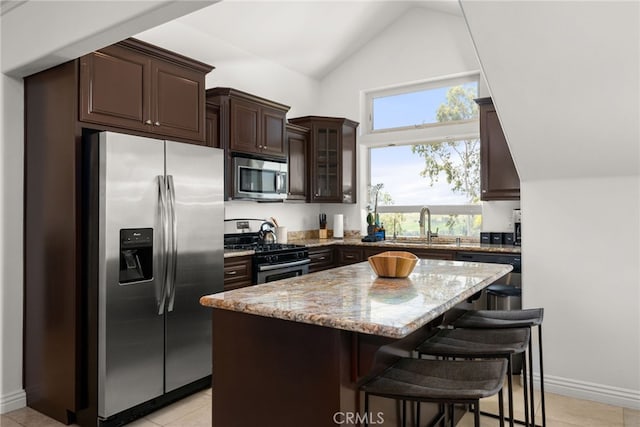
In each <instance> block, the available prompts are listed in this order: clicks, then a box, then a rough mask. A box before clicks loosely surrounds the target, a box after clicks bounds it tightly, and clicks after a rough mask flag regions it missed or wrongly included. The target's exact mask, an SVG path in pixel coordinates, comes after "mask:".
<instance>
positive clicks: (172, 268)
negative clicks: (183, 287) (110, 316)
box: [167, 175, 178, 312]
mask: <svg viewBox="0 0 640 427" xmlns="http://www.w3.org/2000/svg"><path fill="white" fill-rule="evenodd" d="M167 194H168V202H169V203H168V206H169V212H170V218H169V220H170V224H171V227H170V228H171V230H170V232H171V239H170V240H171V248H170V253H171V259H170V261H169V262H170V265H169V271H168V272H167V279H168V280H167V281H168V283H169V286H168V287H167V295H168V296H169V304H168V307H167V311H169V312H171V311H173V303H174V301H175V299H176V273H177V263H178V222H177V217H176V189H175V185H174V184H173V176H172V175H167Z"/></svg>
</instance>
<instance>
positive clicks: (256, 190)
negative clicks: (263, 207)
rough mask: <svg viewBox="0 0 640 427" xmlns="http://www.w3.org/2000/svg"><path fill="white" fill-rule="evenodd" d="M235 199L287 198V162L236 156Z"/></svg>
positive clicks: (234, 162) (266, 199)
mask: <svg viewBox="0 0 640 427" xmlns="http://www.w3.org/2000/svg"><path fill="white" fill-rule="evenodd" d="M233 173H234V187H233V198H234V199H254V200H263V201H269V200H271V201H277V200H284V199H286V198H287V191H288V190H287V164H286V163H284V162H274V161H268V160H258V159H251V158H248V157H241V156H236V157H234V158H233Z"/></svg>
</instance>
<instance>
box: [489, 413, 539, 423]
mask: <svg viewBox="0 0 640 427" xmlns="http://www.w3.org/2000/svg"><path fill="white" fill-rule="evenodd" d="M480 415H484V416H485V417H491V418H495V419H497V420H499V419H500V415H498V414H494V413H492V412H486V411H480ZM504 421H505V422H509V421H511V418H509V417H508V416H505V417H504ZM513 422H514V423H516V424H520V425H523V426H526V425H527V423H526V422H524V421H522V420H519V419H517V418H514V419H513ZM532 427H542V426H541V425H538V424H534V425H533V426H532Z"/></svg>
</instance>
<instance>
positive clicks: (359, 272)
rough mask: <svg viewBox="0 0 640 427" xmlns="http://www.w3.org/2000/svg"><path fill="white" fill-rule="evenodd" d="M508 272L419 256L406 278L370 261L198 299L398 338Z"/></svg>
mask: <svg viewBox="0 0 640 427" xmlns="http://www.w3.org/2000/svg"><path fill="white" fill-rule="evenodd" d="M511 270H512V266H510V265H504V264H484V263H470V262H461V261H441V260H426V259H422V260H419V261H418V263H417V265H416V267H415V269H414V270H413V272H412V273H411V275H410V276H409V277H408V278H406V279H386V278H378V277H377V276H376V275H375V273H374V272H373V270H372V269H371V267H370V266H369V263H368V262H362V263H358V264H352V265H348V266H344V267H338V268H334V269H331V270H325V271H320V272H317V273H312V274H307V275H303V276H299V277H293V278H289V279H283V280H279V281H276V282H271V283H265V284H262V285H256V286H250V287H246V288H242V289H236V290H232V291H228V292H222V293H218V294H212V295H206V296H203V297H202V298H201V299H200V303H201V304H202V305H203V306H207V307H212V308H219V309H224V310H231V311H236V312H242V313H247V314H254V315H259V316H264V317H272V318H277V319H284V320H290V321H294V322H300V323H308V324H313V325H320V326H325V327H331V328H336V329H342V330H347V331H353V332H360V333H365V334H372V335H380V336H385V337H390V338H402V337H404V336H406V335H408V334H410V333H411V332H413V331H415V330H417V329H418V328H420V327H422V326H424V325H425V324H427V323H428V322H430V321H431V320H433V319H435V318H436V317H438V316H439V315H441V314H443V313H445V312H446V311H447V310H449V309H450V308H453V307H454V306H455V305H457V304H458V303H460V302H462V301H464V300H465V299H466V298H468V297H470V296H471V295H473V294H475V293H476V292H478V291H480V290H482V289H483V288H484V287H486V286H488V285H489V284H491V283H492V282H494V281H495V280H496V279H498V278H500V277H502V276H504V275H505V274H507V273H508V272H509V271H511Z"/></svg>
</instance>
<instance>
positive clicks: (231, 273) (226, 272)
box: [224, 271, 238, 276]
mask: <svg viewBox="0 0 640 427" xmlns="http://www.w3.org/2000/svg"><path fill="white" fill-rule="evenodd" d="M224 274H227V275H229V276H235V275H236V274H238V272H237V271H225V272H224Z"/></svg>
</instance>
